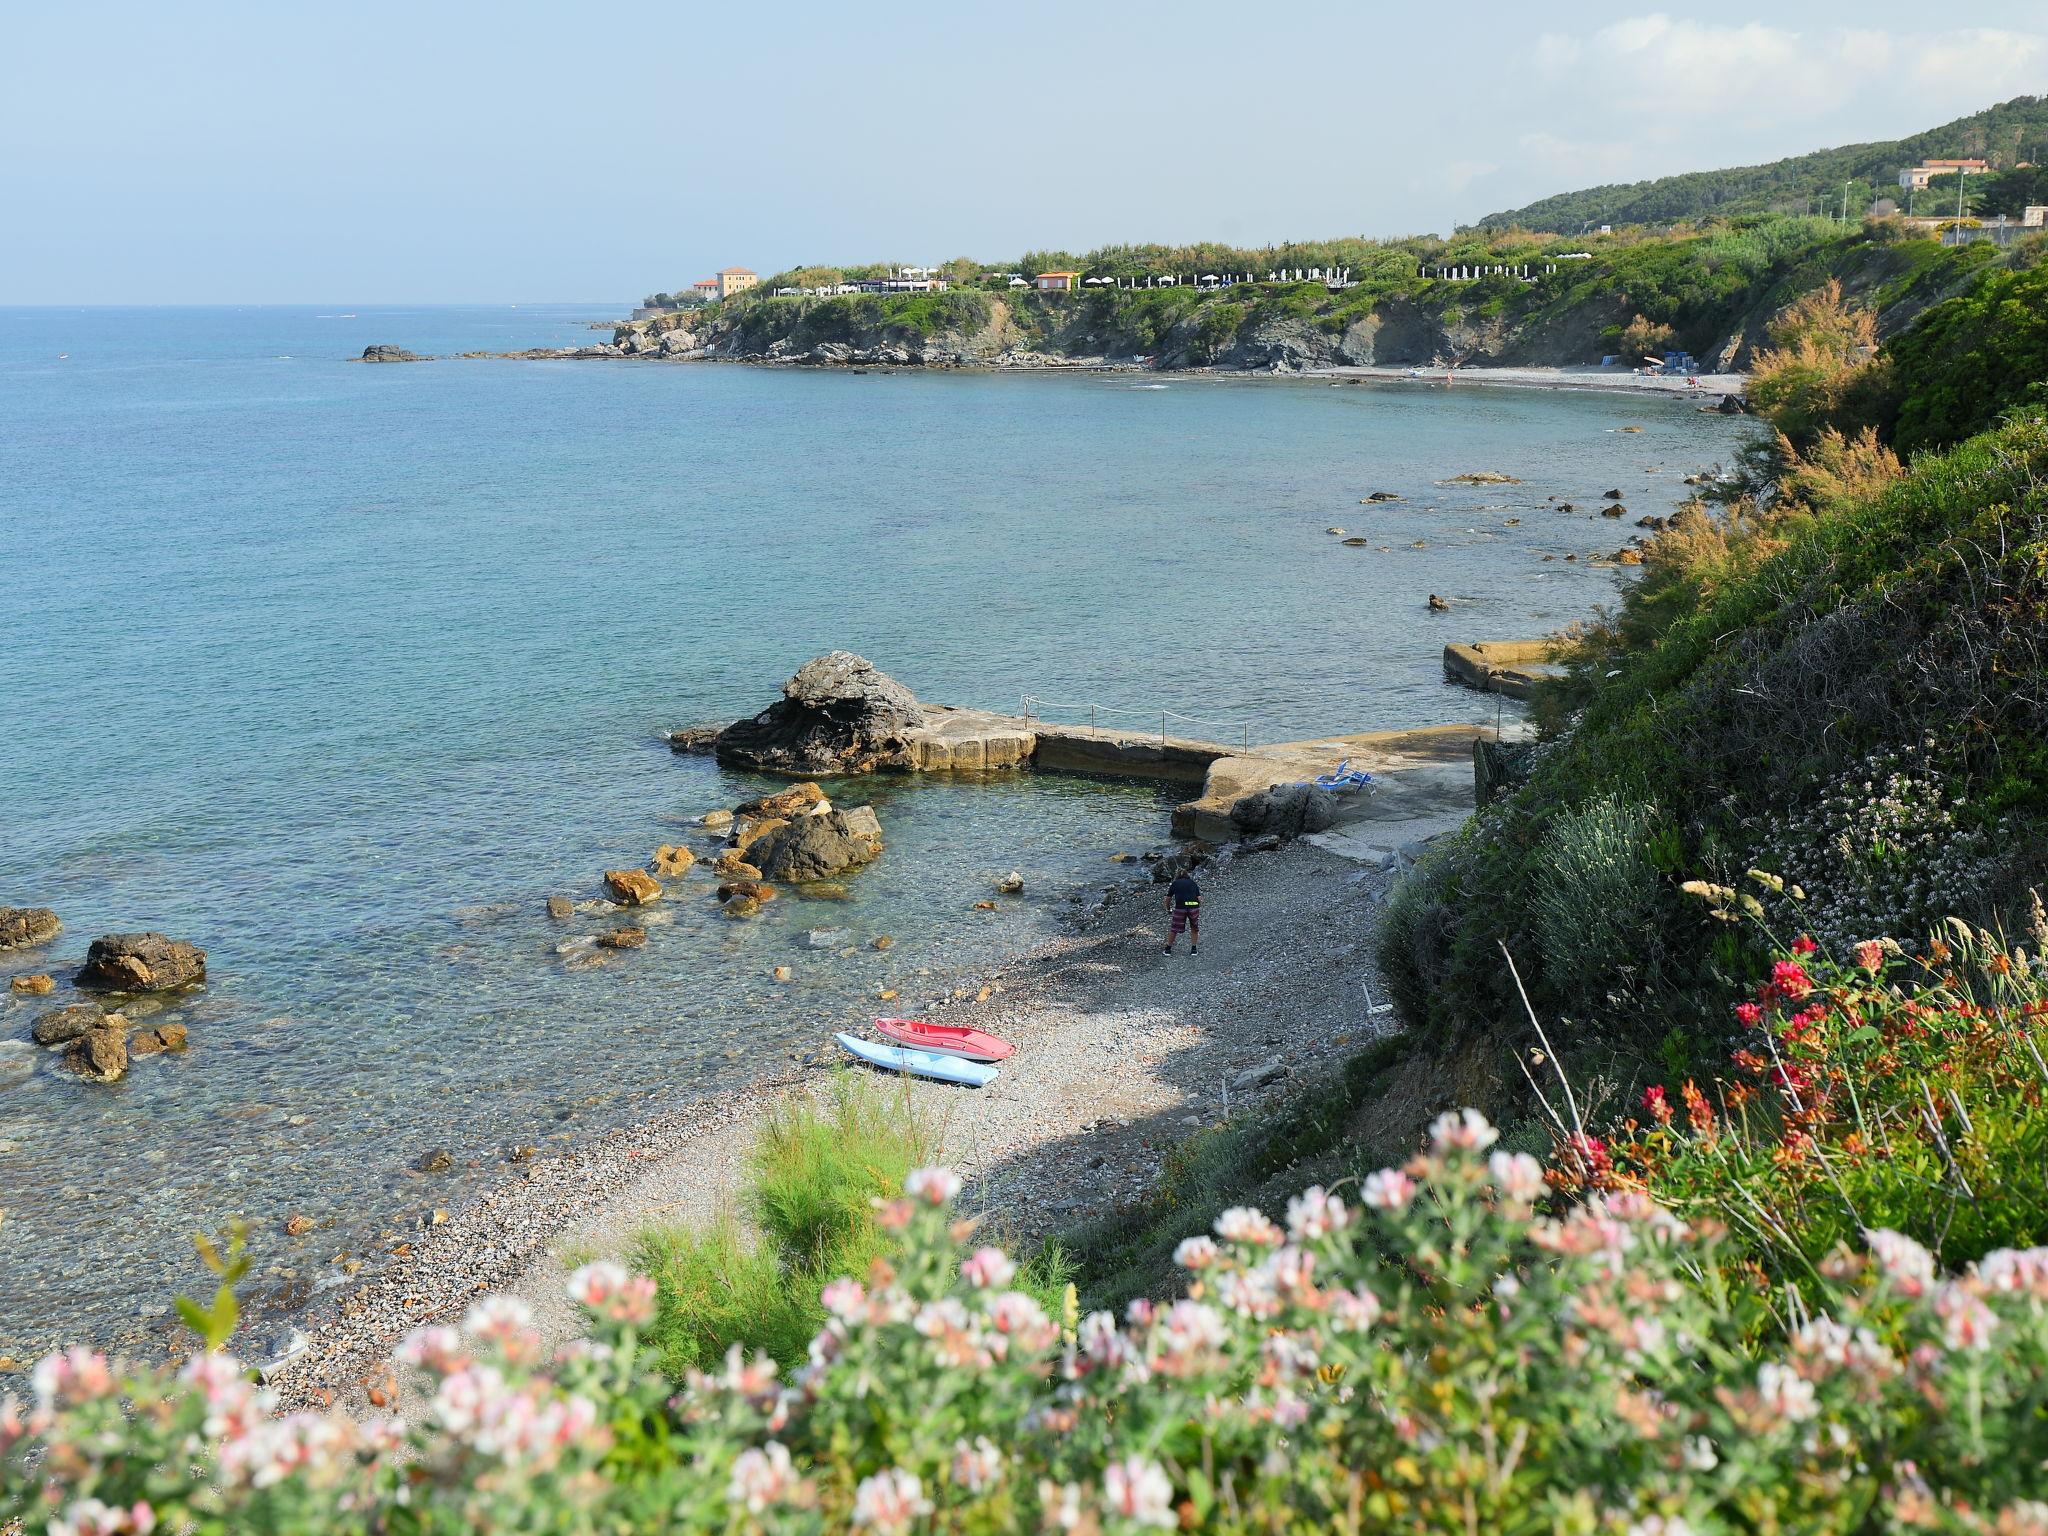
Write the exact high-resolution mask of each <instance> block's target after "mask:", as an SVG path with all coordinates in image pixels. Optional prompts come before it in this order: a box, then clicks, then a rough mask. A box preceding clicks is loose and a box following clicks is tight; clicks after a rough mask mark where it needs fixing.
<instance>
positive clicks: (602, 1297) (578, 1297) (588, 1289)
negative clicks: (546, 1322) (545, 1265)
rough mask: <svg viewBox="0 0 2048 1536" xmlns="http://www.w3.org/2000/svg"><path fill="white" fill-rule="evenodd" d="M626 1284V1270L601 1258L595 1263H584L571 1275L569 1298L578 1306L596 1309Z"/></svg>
mask: <svg viewBox="0 0 2048 1536" xmlns="http://www.w3.org/2000/svg"><path fill="white" fill-rule="evenodd" d="M625 1284H626V1272H625V1270H623V1269H621V1268H620V1267H619V1266H618V1265H616V1264H613V1263H610V1262H609V1261H607V1260H603V1259H600V1260H599V1261H598V1262H597V1263H595V1264H586V1265H584V1266H583V1267H582V1268H581V1269H579V1270H577V1271H576V1272H575V1273H574V1274H572V1275H571V1276H569V1285H568V1291H569V1299H570V1300H571V1301H573V1302H575V1303H576V1304H577V1305H578V1306H584V1307H589V1308H591V1309H592V1310H595V1309H597V1308H599V1307H602V1306H603V1305H604V1304H605V1303H606V1302H608V1301H610V1300H611V1299H612V1297H613V1296H615V1295H617V1294H618V1292H619V1291H620V1290H621V1289H623V1288H624V1286H625Z"/></svg>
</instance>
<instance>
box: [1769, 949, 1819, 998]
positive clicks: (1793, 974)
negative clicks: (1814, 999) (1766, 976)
mask: <svg viewBox="0 0 2048 1536" xmlns="http://www.w3.org/2000/svg"><path fill="white" fill-rule="evenodd" d="M1792 948H1793V950H1794V952H1800V951H1799V946H1798V944H1797V943H1796V942H1795V943H1794V944H1793V946H1792ZM1805 953H1811V951H1810V950H1809V951H1805ZM1771 986H1772V988H1773V989H1774V990H1775V991H1776V992H1777V994H1778V995H1779V996H1780V997H1784V998H1789V999H1791V1000H1792V1001H1793V1002H1797V1001H1798V1000H1799V999H1800V998H1802V997H1804V996H1806V994H1807V993H1809V992H1811V991H1812V990H1813V978H1812V977H1810V976H1808V975H1807V974H1806V967H1805V966H1803V965H1801V964H1800V963H1799V962H1798V961H1797V960H1780V961H1778V963H1777V964H1775V965H1773V966H1772V967H1771Z"/></svg>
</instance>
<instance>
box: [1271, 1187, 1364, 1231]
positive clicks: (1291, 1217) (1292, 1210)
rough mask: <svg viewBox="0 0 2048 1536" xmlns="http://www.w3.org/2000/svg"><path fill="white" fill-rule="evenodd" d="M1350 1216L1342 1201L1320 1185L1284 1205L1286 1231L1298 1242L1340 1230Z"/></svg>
mask: <svg viewBox="0 0 2048 1536" xmlns="http://www.w3.org/2000/svg"><path fill="white" fill-rule="evenodd" d="M1350 1219H1351V1213H1350V1212H1349V1211H1347V1210H1345V1209H1344V1202H1343V1201H1342V1200H1339V1199H1338V1198H1337V1197H1336V1196H1335V1195H1332V1194H1330V1193H1328V1192H1327V1191H1326V1190H1324V1188H1323V1187H1322V1185H1320V1184H1316V1185H1312V1186H1311V1187H1310V1188H1308V1189H1305V1190H1303V1191H1302V1192H1301V1193H1300V1194H1299V1195H1296V1196H1295V1197H1294V1198H1293V1199H1292V1200H1289V1201H1288V1202H1287V1230H1288V1232H1289V1233H1290V1234H1292V1236H1293V1238H1294V1240H1295V1241H1296V1242H1298V1243H1307V1242H1313V1241H1314V1240H1315V1239H1317V1238H1319V1237H1327V1236H1329V1234H1330V1233H1332V1232H1336V1231H1339V1230H1341V1229H1342V1228H1343V1227H1344V1225H1345V1223H1346V1222H1348V1221H1350Z"/></svg>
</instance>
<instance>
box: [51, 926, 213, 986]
mask: <svg viewBox="0 0 2048 1536" xmlns="http://www.w3.org/2000/svg"><path fill="white" fill-rule="evenodd" d="M205 979H206V951H205V950H203V949H201V948H199V947H198V946H197V945H194V944H188V943H186V942H185V941H184V940H183V939H169V938H165V937H164V936H163V935H162V934H160V933H110V934H107V935H106V936H105V937H104V938H98V939H94V940H93V941H92V947H91V948H90V949H88V950H87V951H86V952H85V965H84V967H83V968H82V969H81V970H80V971H79V973H78V975H77V977H76V978H75V980H76V982H77V984H78V985H79V986H81V987H84V988H85V989H87V990H88V991H93V992H168V991H170V990H172V989H173V988H176V987H186V986H191V985H192V984H193V983H195V982H200V981H204V980H205Z"/></svg>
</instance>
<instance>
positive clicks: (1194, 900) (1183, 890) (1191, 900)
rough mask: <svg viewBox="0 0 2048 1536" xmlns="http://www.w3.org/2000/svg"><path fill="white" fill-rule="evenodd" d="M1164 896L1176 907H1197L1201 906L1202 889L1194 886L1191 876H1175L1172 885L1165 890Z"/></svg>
mask: <svg viewBox="0 0 2048 1536" xmlns="http://www.w3.org/2000/svg"><path fill="white" fill-rule="evenodd" d="M1166 894H1167V899H1168V900H1170V901H1171V902H1172V903H1173V904H1174V905H1175V906H1176V907H1199V906H1200V905H1201V904H1202V888H1201V887H1200V886H1199V885H1197V884H1195V877H1194V876H1193V875H1175V876H1174V877H1173V884H1172V885H1170V886H1168V887H1167V888H1166Z"/></svg>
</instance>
